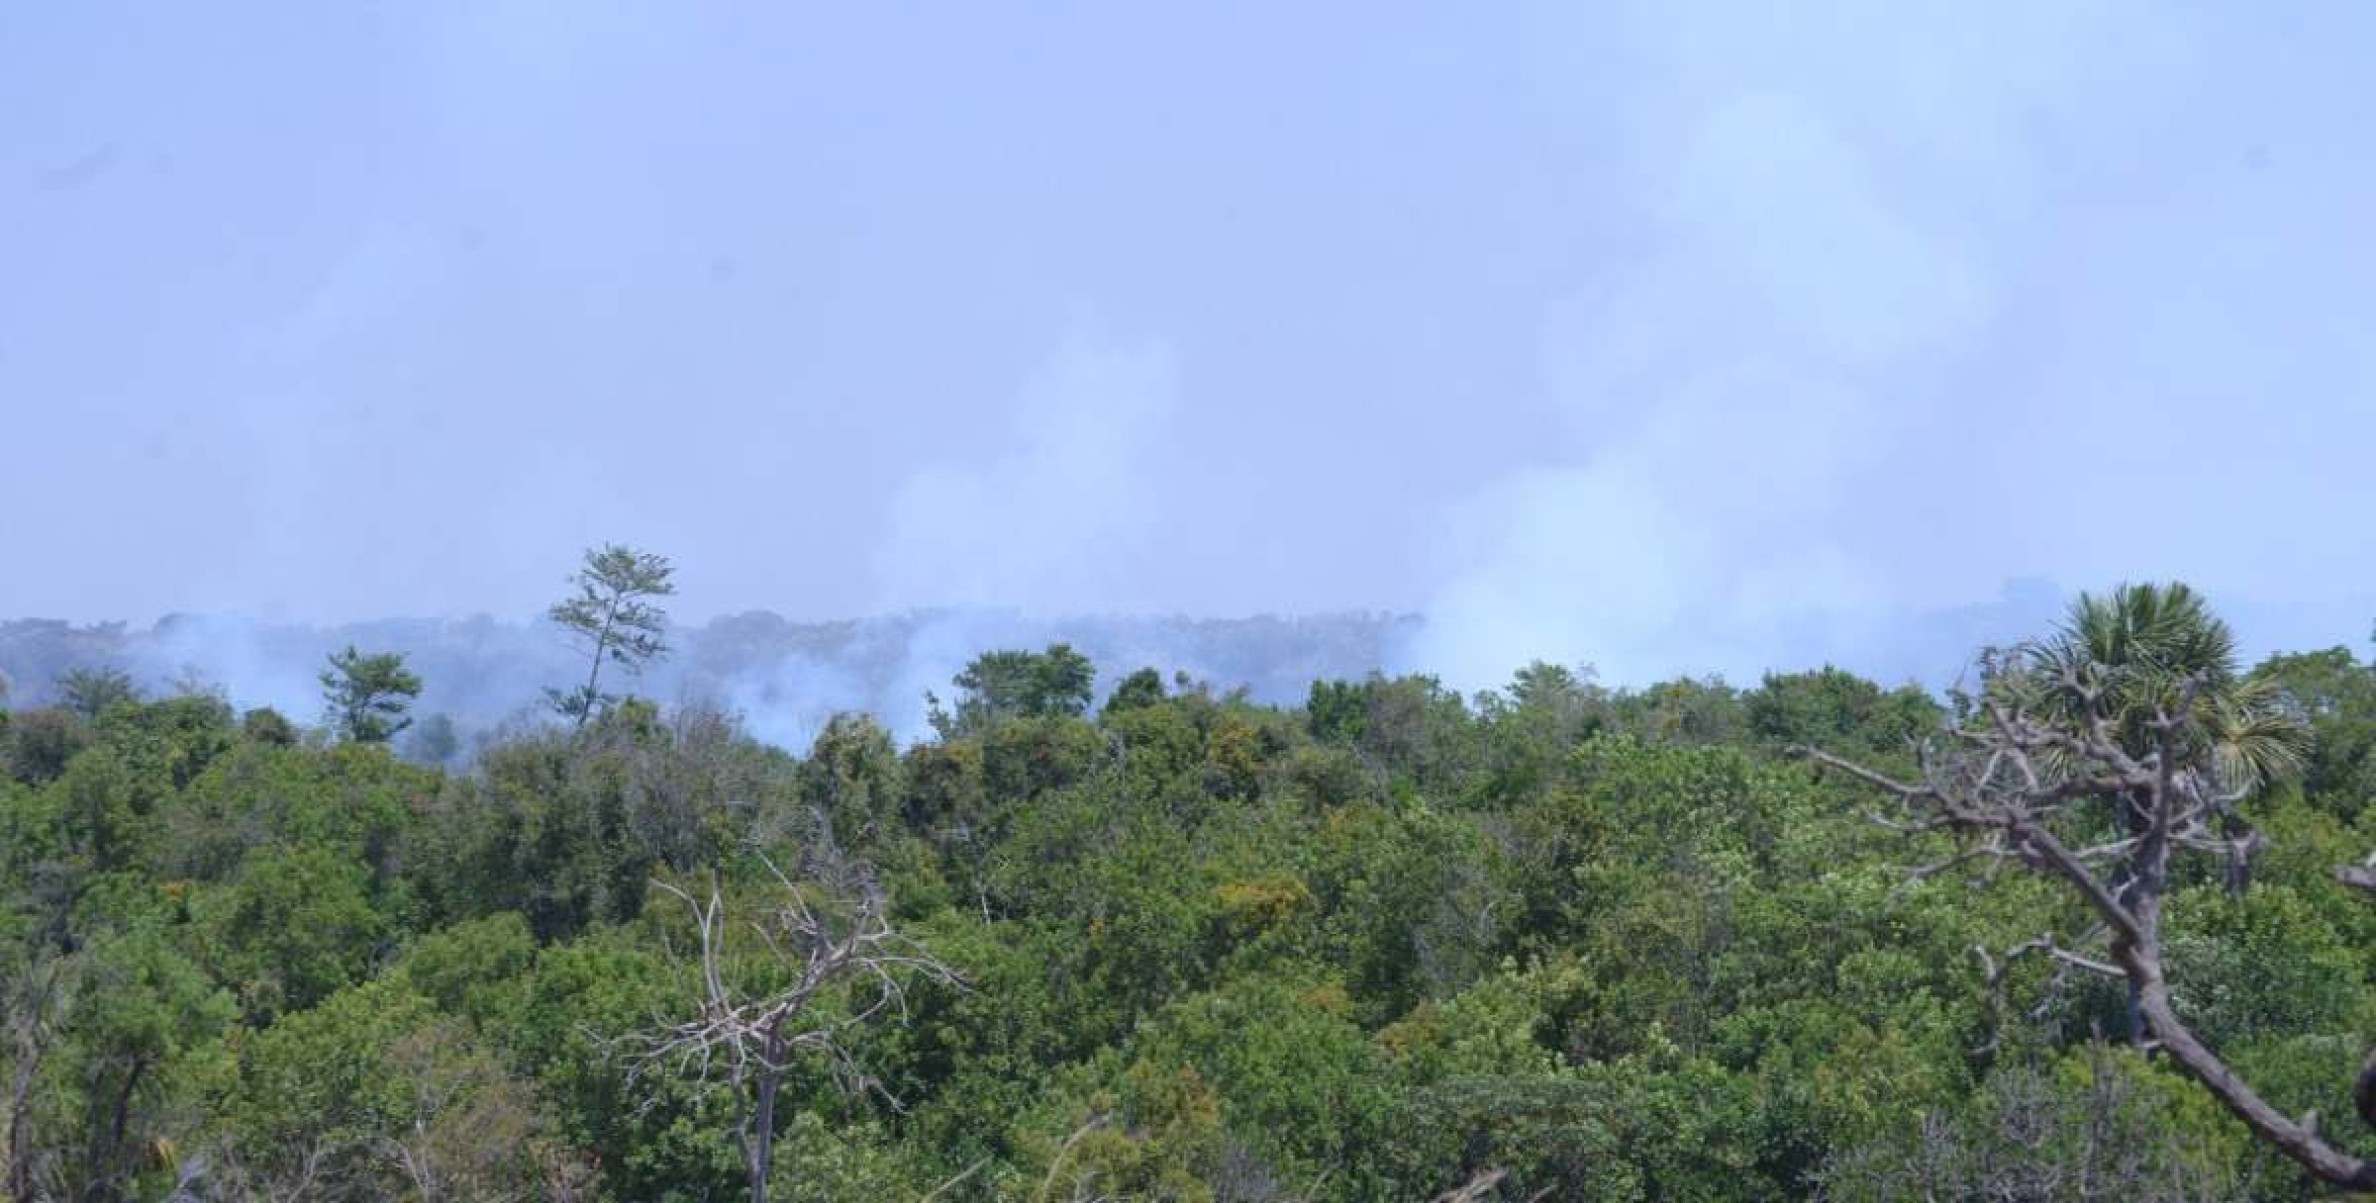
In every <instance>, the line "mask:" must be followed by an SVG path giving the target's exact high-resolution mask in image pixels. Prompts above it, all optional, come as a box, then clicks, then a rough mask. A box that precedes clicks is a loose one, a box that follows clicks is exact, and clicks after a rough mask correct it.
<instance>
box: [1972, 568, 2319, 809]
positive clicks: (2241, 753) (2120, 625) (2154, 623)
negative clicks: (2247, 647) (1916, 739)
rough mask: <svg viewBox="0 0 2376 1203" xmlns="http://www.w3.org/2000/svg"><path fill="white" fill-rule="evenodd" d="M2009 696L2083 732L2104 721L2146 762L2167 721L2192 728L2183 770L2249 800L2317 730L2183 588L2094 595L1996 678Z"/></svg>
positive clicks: (2184, 744) (2141, 587)
mask: <svg viewBox="0 0 2376 1203" xmlns="http://www.w3.org/2000/svg"><path fill="white" fill-rule="evenodd" d="M1990 684H1991V688H1992V689H1993V690H1995V691H1997V696H1998V697H2000V698H2001V699H2004V700H2007V701H2010V702H2016V703H2019V704H2020V707H2021V708H2022V709H2024V710H2025V711H2027V712H2028V713H2031V714H2034V715H2037V716H2038V717H2040V718H2046V719H2050V720H2053V721H2056V722H2058V723H2060V724H2063V725H2066V726H2069V727H2070V728H2072V729H2073V730H2074V732H2075V733H2076V732H2078V731H2083V730H2086V729H2088V728H2090V726H2091V725H2093V724H2099V723H2100V724H2101V729H2103V730H2105V731H2106V732H2108V733H2109V734H2110V735H2111V736H2112V738H2113V742H2115V743H2117V744H2118V745H2119V746H2120V747H2121V749H2122V750H2123V751H2125V752H2127V753H2128V754H2129V755H2131V756H2134V757H2136V758H2138V759H2140V760H2142V759H2145V758H2147V757H2149V756H2152V755H2154V754H2155V753H2156V751H2157V748H2158V743H2159V740H2160V738H2161V728H2160V727H2159V726H2157V723H2158V722H2159V721H2161V720H2165V719H2179V720H2182V721H2180V722H2178V723H2177V724H2175V725H2174V726H2173V727H2172V728H2171V729H2172V731H2173V733H2174V734H2175V735H2176V736H2177V737H2178V738H2179V741H2180V742H2179V748H2178V752H2179V757H2180V759H2181V760H2182V761H2183V766H2184V767H2185V768H2186V769H2188V770H2192V771H2199V772H2202V773H2204V774H2205V775H2206V777H2207V778H2208V779H2209V780H2210V781H2212V782H2213V783H2214V784H2215V786H2216V788H2217V789H2218V790H2219V792H2220V793H2222V794H2223V795H2226V796H2228V797H2230V798H2231V799H2232V800H2235V801H2241V800H2242V799H2244V798H2246V797H2249V796H2251V795H2252V794H2253V793H2256V792H2258V791H2259V790H2260V789H2261V788H2262V787H2264V786H2266V785H2268V784H2269V783H2271V782H2274V781H2277V780H2281V779H2283V778H2287V777H2291V776H2293V775H2294V774H2296V773H2298V772H2300V771H2301V768H2302V766H2303V764H2304V762H2305V760H2306V759H2307V757H2308V754H2309V748H2310V727H2309V724H2308V723H2307V722H2306V721H2304V719H2303V717H2302V716H2301V715H2300V714H2299V713H2298V712H2297V711H2296V710H2295V709H2294V708H2293V707H2291V706H2289V705H2287V704H2286V701H2285V698H2284V695H2283V694H2282V693H2281V692H2280V691H2279V690H2278V688H2277V687H2276V686H2275V684H2274V683H2272V682H2270V681H2267V680H2263V679H2258V678H2253V677H2249V676H2247V675H2245V674H2244V673H2242V672H2240V671H2238V669H2237V664H2236V636H2235V633H2234V632H2233V631H2232V630H2230V629H2229V628H2228V625H2227V623H2226V622H2224V621H2222V620H2221V619H2220V618H2219V617H2218V616H2217V615H2215V614H2213V613H2212V612H2211V608H2210V606H2209V605H2208V604H2207V603H2205V601H2204V600H2203V595H2202V594H2200V593H2197V592H2195V591H2194V590H2193V589H2192V588H2190V587H2188V586H2187V585H2185V584H2183V583H2180V582H2175V581H2174V582H2171V583H2169V584H2152V583H2147V584H2135V585H2120V586H2118V587H2116V588H2114V589H2113V590H2112V591H2111V592H2110V593H2108V594H2105V595H2103V596H2100V597H2099V596H2096V595H2094V594H2087V593H2083V594H2080V595H2079V600H2078V601H2076V602H2074V603H2072V605H2071V612H2070V617H2069V618H2068V619H2067V620H2066V621H2065V622H2064V624H2063V626H2062V627H2061V628H2060V629H2059V630H2057V631H2056V632H2055V633H2054V634H2052V635H2050V636H2047V637H2045V638H2043V639H2037V640H2033V641H2030V642H2028V643H2025V644H2023V645H2021V646H2020V647H2018V648H2016V649H2015V650H2014V653H2013V656H2012V658H2011V660H2010V662H2009V664H2007V665H2006V667H2005V668H2004V670H2003V671H2000V672H1998V673H1997V674H1995V675H1994V676H1993V678H1992V680H1991V682H1990Z"/></svg>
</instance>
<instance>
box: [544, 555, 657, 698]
mask: <svg viewBox="0 0 2376 1203" xmlns="http://www.w3.org/2000/svg"><path fill="white" fill-rule="evenodd" d="M675 572H676V569H675V568H674V567H673V566H672V565H670V564H669V562H668V557H666V556H661V555H654V554H652V553H650V552H643V551H637V550H635V549H634V548H631V547H624V546H621V545H619V544H616V543H607V544H604V545H603V546H601V547H592V548H588V549H587V550H586V555H585V561H584V562H583V563H582V564H581V565H580V566H579V567H578V570H577V572H576V574H575V575H573V576H571V577H570V581H569V583H570V586H571V590H572V592H571V593H570V595H569V596H567V597H565V598H562V599H561V600H560V601H558V602H555V603H554V604H553V607H552V609H550V610H547V611H546V612H545V617H546V618H547V619H548V620H549V621H551V622H552V623H553V625H555V626H557V627H559V628H560V629H561V632H562V634H564V635H566V636H567V637H568V638H569V640H570V642H571V643H573V644H574V645H576V646H577V648H578V649H579V650H580V651H582V652H584V653H585V655H586V660H587V665H586V681H585V683H584V684H583V685H579V686H577V687H575V688H572V689H547V690H545V697H546V700H547V701H549V702H550V703H551V705H552V707H553V709H554V711H555V712H556V713H558V714H560V715H561V717H563V718H565V719H568V720H569V721H570V723H571V725H572V726H573V727H577V728H583V727H584V726H585V725H586V723H587V721H588V720H590V719H593V718H594V717H596V716H598V715H600V714H601V713H602V712H603V711H605V710H607V709H609V708H610V707H611V706H612V705H613V704H615V703H616V702H617V701H618V700H619V699H618V696H617V695H615V694H609V693H604V692H603V691H602V687H601V686H602V668H603V665H605V664H615V665H617V666H618V667H619V668H620V669H621V670H622V671H624V672H627V673H629V674H634V673H637V672H641V671H642V670H643V667H644V666H645V665H647V664H649V663H651V662H652V661H654V660H657V659H659V658H660V657H662V656H664V655H667V654H668V637H667V636H668V611H666V610H663V609H661V608H660V607H659V605H658V604H656V603H655V602H654V601H653V600H652V599H654V598H659V597H667V596H669V595H671V594H673V593H675V592H676V583H675V582H674V581H673V580H671V579H670V578H671V577H673V576H674V575H675Z"/></svg>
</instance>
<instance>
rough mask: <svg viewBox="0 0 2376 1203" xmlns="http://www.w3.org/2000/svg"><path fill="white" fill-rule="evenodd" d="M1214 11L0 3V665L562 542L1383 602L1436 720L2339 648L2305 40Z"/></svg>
mask: <svg viewBox="0 0 2376 1203" xmlns="http://www.w3.org/2000/svg"><path fill="white" fill-rule="evenodd" d="M1246 18H1247V14H1244V13H1234V14H1233V13H1229V12H1226V11H1223V10H1210V9H1205V8H1202V7H1187V8H1175V9H1168V10H1166V9H1156V10H1146V9H1143V8H1139V7H1137V6H1133V8H1132V9H1131V10H1129V11H1121V10H1115V11H1105V12H1097V11H1086V12H1084V11H1072V10H1069V9H1046V10H1043V9H1036V8H1008V7H1002V6H988V7H969V8H967V9H966V10H965V11H962V12H945V13H936V14H934V15H933V16H932V18H931V19H929V20H926V19H922V18H919V17H916V16H915V15H914V14H906V13H900V12H896V11H894V10H883V9H865V10H845V11H838V12H830V13H801V14H794V13H792V12H789V11H783V10H774V9H768V8H764V7H762V8H756V9H744V10H728V9H714V10H713V9H707V8H696V9H695V10H693V11H685V10H683V9H681V8H680V7H678V6H659V7H652V8H639V7H635V6H629V5H619V6H606V7H605V8H604V10H603V11H602V14H601V15H600V16H599V18H596V17H592V16H589V15H587V14H582V13H573V14H570V15H569V17H568V18H567V19H563V18H562V16H561V15H560V14H556V13H553V12H551V11H548V10H546V9H544V8H542V7H540V6H538V5H535V4H529V3H497V4H485V5H471V6H468V7H467V8H466V9H457V10H436V11H414V10H410V9H405V10H397V9H375V8H351V7H346V6H336V7H328V8H308V9H305V10H304V11H299V12H285V11H280V10H279V9H278V8H273V9H270V10H266V9H262V8H256V7H250V6H244V5H241V4H237V3H233V4H220V5H204V6H194V7H177V8H175V9H173V10H171V11H167V12H142V13H140V14H139V15H138V17H137V19H133V18H132V17H130V16H128V15H127V14H125V13H120V12H114V11H111V10H109V9H108V8H107V7H106V6H90V5H70V6H57V5H40V6H31V7H27V8H23V9H21V10H19V11H16V12H12V13H10V14H8V15H7V16H6V17H5V18H0V263H5V264H6V270H7V275H8V279H9V281H10V286H9V287H8V288H6V289H5V290H0V448H5V450H6V462H5V470H0V513H4V514H6V515H8V522H7V532H8V545H9V555H10V563H9V568H8V570H7V571H6V572H5V573H0V617H17V618H33V617H38V618H58V619H66V620H72V621H75V622H82V623H89V622H98V621H119V620H120V621H128V622H130V623H132V624H134V626H135V627H143V626H146V625H147V624H149V623H151V622H153V621H155V620H156V619H158V618H159V617H162V616H164V615H167V614H174V613H183V614H206V615H222V616H243V617H245V618H249V619H253V620H254V621H256V622H258V623H261V624H266V625H274V624H281V623H291V622H294V623H303V624H313V625H325V624H328V625H335V624H342V623H352V622H372V621H375V620H380V619H386V618H392V617H403V616H428V617H446V618H465V617H467V616H470V615H474V614H482V613H486V614H494V615H497V616H501V617H503V618H506V619H514V618H524V617H525V616H528V615H532V614H535V613H537V612H538V611H539V610H540V609H541V608H542V607H543V606H544V605H545V604H546V603H547V602H548V601H549V600H550V596H551V593H552V591H553V590H554V588H555V587H556V585H557V583H558V580H559V577H560V576H561V575H562V574H564V573H565V572H566V571H567V569H568V565H569V563H570V555H571V554H572V552H573V550H574V549H576V548H579V547H584V546H587V545H590V544H594V543H597V542H600V541H604V540H612V539H616V540H622V541H625V542H628V543H631V544H634V545H636V546H642V547H651V548H655V549H660V550H663V551H665V552H667V553H668V554H670V555H671V556H673V557H674V558H675V559H676V560H677V562H678V563H679V564H680V565H681V566H682V571H683V574H684V575H683V579H682V586H683V588H682V590H681V596H680V600H679V602H678V605H677V608H676V617H677V618H678V619H679V620H680V621H683V622H685V623H687V624H690V625H694V626H698V625H699V624H701V623H704V622H707V621H708V620H710V619H713V618H717V617H721V616H728V615H734V614H739V613H742V612H745V611H748V610H770V611H774V612H776V613H780V614H782V615H784V616H785V617H786V618H787V619H788V620H790V621H793V622H796V623H811V622H836V621H844V620H852V619H864V618H867V617H869V616H885V615H898V614H905V613H910V612H914V611H918V610H943V609H956V610H974V609H990V610H994V611H1013V612H1016V613H1020V614H1024V615H1028V616H1031V617H1032V618H1033V619H1034V620H1041V619H1055V618H1059V617H1061V616H1065V615H1083V614H1120V615H1143V616H1153V615H1172V614H1187V615H1191V616H1197V617H1219V618H1227V617H1244V616H1249V615H1256V614H1281V615H1297V614H1329V613H1343V612H1386V613H1394V614H1417V615H1424V616H1425V617H1426V618H1427V620H1428V621H1427V624H1426V626H1425V627H1424V629H1423V631H1422V632H1421V633H1420V634H1418V635H1416V636H1414V638H1413V639H1412V641H1411V642H1410V643H1409V645H1408V646H1407V647H1405V648H1403V649H1401V650H1400V651H1399V652H1397V653H1395V654H1394V655H1393V656H1392V657H1390V658H1391V659H1392V661H1393V663H1391V664H1390V665H1389V667H1392V668H1405V669H1420V670H1424V671H1427V672H1431V673H1435V674H1438V675H1440V676H1442V677H1443V678H1444V679H1445V680H1447V681H1448V682H1450V683H1453V684H1455V685H1458V686H1460V687H1462V688H1466V689H1475V688H1482V687H1485V686H1489V685H1493V684H1497V683H1499V682H1501V681H1502V680H1504V679H1505V678H1506V676H1507V675H1508V673H1509V672H1510V671H1511V670H1512V669H1514V668H1515V667H1517V666H1518V665H1521V664H1524V663H1527V662H1529V661H1531V660H1535V659H1545V660H1549V661H1552V662H1555V663H1564V664H1583V663H1589V664H1592V665H1594V666H1595V667H1596V668H1597V669H1598V670H1599V671H1600V673H1601V674H1602V677H1603V678H1604V679H1605V680H1609V681H1613V682H1622V683H1632V684H1640V683H1646V682H1649V681H1653V680H1658V679H1661V678H1665V677H1669V676H1673V675H1676V674H1679V673H1706V672H1712V671H1713V672H1722V673H1724V674H1726V675H1727V676H1728V677H1729V678H1732V679H1735V680H1742V681H1747V680H1753V679H1754V678H1755V677H1756V675H1757V674H1758V673H1759V672H1761V671H1762V670H1765V669H1767V668H1790V667H1798V666H1805V665H1812V664H1820V663H1823V662H1825V661H1833V662H1837V663H1840V664H1842V665H1844V666H1846V667H1849V668H1851V669H1854V670H1856V671H1859V672H1864V673H1867V674H1869V675H1872V676H1875V677H1877V678H1880V679H1884V680H1898V679H1904V678H1907V677H1914V678H1917V679H1922V680H1925V681H1931V682H1936V681H1938V680H1940V679H1941V678H1942V677H1943V676H1947V675H1951V674H1952V673H1953V671H1954V669H1955V665H1956V663H1957V662H1958V661H1959V660H1960V659H1961V657H1962V656H1963V655H1964V654H1965V653H1966V652H1967V651H1968V648H1969V644H1970V640H1969V639H1967V638H1966V636H1967V635H1968V634H1970V633H1971V632H1970V630H1969V626H1970V624H1960V620H1957V621H1952V622H1949V623H1947V624H1946V625H1944V626H1942V625H1941V623H1940V620H1939V618H1938V616H1939V615H1943V614H1944V615H1959V614H1967V613H1970V612H1973V611H1974V610H1979V611H1989V610H1992V609H1996V608H2002V607H2005V606H2006V605H2007V604H2008V603H2007V598H2008V597H2009V596H2010V597H2011V598H2012V599H2013V602H2012V609H2013V610H2014V611H2015V613H2013V614H2010V615H2008V616H2007V617H2006V618H2005V620H2004V621H2002V622H1987V623H1981V624H1979V625H1981V626H1985V627H1987V628H1989V629H1988V630H1987V631H1986V632H1984V633H1986V634H1989V635H1991V636H1997V635H2010V634H2013V633H2016V632H2019V631H2023V630H2028V629H2033V628H2034V626H2035V625H2036V623H2035V620H2036V619H2037V618H2038V617H2040V616H2042V615H2048V614H2051V613H2053V612H2055V608H2056V606H2057V605H2058V604H2059V601H2060V600H2061V599H2065V598H2067V597H2068V596H2069V595H2070V594H2071V593H2073V592H2075V591H2077V590H2079V589H2083V588H2091V587H2100V586H2101V585H2102V584H2104V583H2105V582H2108V581H2115V580H2122V579H2155V578H2164V577H2181V578H2184V579H2186V580H2189V581H2192V582H2194V583H2195V584H2196V585H2197V586H2199V587H2201V588H2203V589H2205V590H2206V591H2208V592H2209V593H2210V595H2211V596H2213V597H2215V598H2217V599H2219V601H2220V604H2221V605H2222V607H2223V609H2224V610H2225V612H2227V613H2229V614H2230V615H2231V616H2233V617H2234V619H2235V620H2236V621H2237V622H2238V624H2239V626H2240V628H2241V629H2242V630H2243V631H2245V632H2246V635H2247V638H2249V639H2252V640H2254V641H2256V644H2255V648H2256V650H2267V649H2270V648H2275V647H2304V646H2320V645H2328V644H2333V643H2338V642H2357V641H2358V640H2359V639H2360V638H2362V637H2363V636H2364V635H2365V633H2366V632H2365V631H2364V630H2362V629H2361V628H2362V627H2363V626H2364V624H2365V621H2366V616H2367V615H2368V614H2370V613H2376V554H2372V553H2376V527H2371V526H2370V524H2368V523H2365V522H2359V521H2353V520H2349V519H2347V518H2346V517H2345V516H2346V515H2356V514H2362V513H2367V512H2370V511H2371V510H2376V474H2371V473H2368V472H2366V471H2364V470H2363V468H2362V464H2361V460H2362V458H2363V451H2364V448H2366V447H2367V446H2369V445H2371V444H2372V443H2376V396H2371V391H2372V389H2371V386H2372V384H2376V361H2372V359H2371V356H2376V344H2371V342H2370V341H2369V340H2368V339H2367V338H2366V337H2365V332H2366V331H2367V330H2369V329H2371V328H2376V292H2372V291H2371V290H2370V289H2368V288H2367V287H2366V281H2367V280H2369V279H2370V278H2376V240H2370V239H2366V238H2359V237H2353V236H2350V235H2349V234H2348V233H2347V231H2350V230H2353V229H2356V228H2357V225H2358V224H2359V223H2360V222H2361V220H2362V215H2363V214H2365V213H2366V212H2368V211H2369V210H2370V208H2371V205H2372V203H2376V145H2372V144H2371V142H2370V140H2369V139H2367V138H2366V137H2365V135H2364V130H2363V129H2362V128H2361V123H2360V120H2359V114H2360V113H2362V112H2363V111H2364V110H2365V107H2366V106H2365V105H2364V104H2362V103H2360V101H2361V100H2362V99H2364V98H2363V97H2362V96H2361V95H2360V87H2361V85H2360V75H2361V72H2360V69H2359V63H2358V61H2357V57H2356V55H2357V48H2358V47H2361V46H2364V45H2366V44H2368V43H2369V42H2370V41H2371V40H2376V14H2372V13H2371V12H2369V11H2368V10H2366V9H2364V8H2362V7H2359V6H2350V5H2314V6H2311V7H2309V8H2306V9H2302V10H2298V11H2297V12H2296V13H2295V14H2294V15H2293V16H2291V17H2289V18H2287V19H2283V20H2272V19H2267V18H2266V17H2265V15H2264V14H2261V13H2258V12H2255V11H2252V10H2251V9H2249V8H2246V7H2243V6H2224V5H2199V6H2175V7H2173V6H2167V5H2157V4H2143V3H2135V2H2132V0H2094V2H2087V3H2072V4H2052V5H2038V6H1987V7H1983V8H1970V9H1963V10H1954V11H1941V10H1929V11H1922V10H1916V9H1912V8H1908V7H1905V6H1899V5H1890V4H1877V3H1849V4H1840V5H1830V6H1821V7H1819V8H1817V9H1815V10H1802V9H1801V8H1800V7H1799V6H1774V7H1768V8H1758V7H1752V6H1737V5H1726V4H1715V5H1705V6H1675V5H1665V4H1626V5H1617V6H1596V7H1595V8H1593V9H1591V10H1578V9H1573V8H1569V7H1565V6H1558V5H1532V4H1518V5H1511V6H1506V7H1498V8H1495V9H1493V10H1490V11H1486V12H1477V11H1472V10H1467V9H1462V10H1457V11H1456V10H1452V9H1438V10H1432V11H1430V10H1398V11H1382V10H1375V9H1372V8H1370V7H1368V6H1334V5H1320V6H1313V7H1299V8H1298V9H1297V10H1295V11H1293V12H1267V13H1265V14H1263V16H1262V20H1261V28H1262V31H1263V32H1262V35H1261V36H1260V37H1248V36H1245V31H1244V21H1245V19H1246ZM229 62H238V63H240V64H241V67H240V69H238V70H226V69H225V68H224V66H223V65H224V64H226V63H229ZM1222 80H1227V81H1228V84H1227V86H1226V87H1224V86H1220V85H1219V83H1218V81H1222ZM2111 498H2119V499H2122V500H2123V502H2125V503H2133V504H2134V505H2136V506H2137V507H2139V508H2140V509H2142V510H2145V511H2148V512H2149V513H2150V514H2151V515H2152V516H2151V518H2150V520H2138V521H2119V522H2113V521H2103V520H2100V519H2101V518H2102V517H2103V514H2102V508H2103V506H2105V505H2106V504H2109V502H2108V501H2107V500H2106V499H2111ZM2024 582H2028V583H2026V584H2025V583H2024ZM2311 582H2315V587H2313V586H2312V584H2311ZM2048 593H2050V594H2052V595H2053V596H2054V598H2055V600H2052V601H2047V602H2044V603H2043V604H2031V603H2030V602H2028V601H2025V600H2023V599H2026V598H2029V597H2031V596H2033V595H2042V594H2048ZM1959 624H1960V625H1959Z"/></svg>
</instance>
